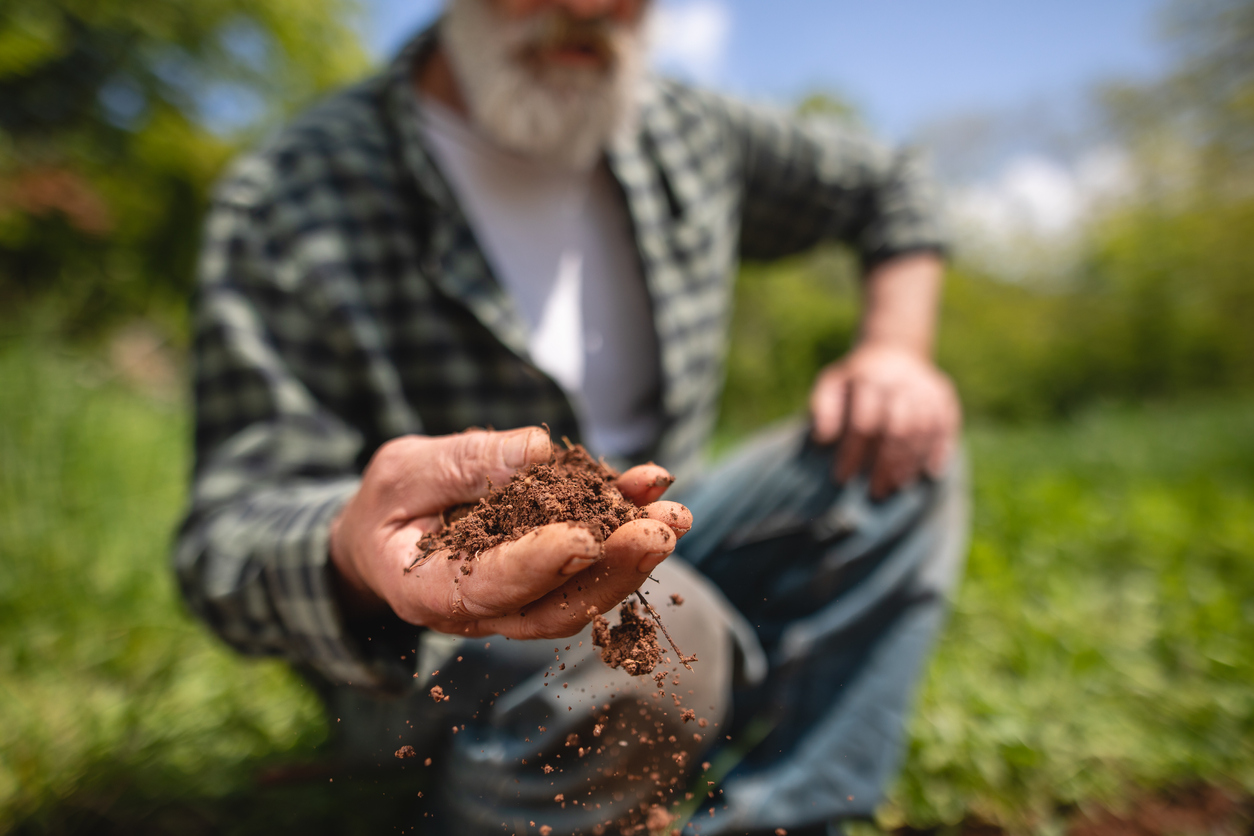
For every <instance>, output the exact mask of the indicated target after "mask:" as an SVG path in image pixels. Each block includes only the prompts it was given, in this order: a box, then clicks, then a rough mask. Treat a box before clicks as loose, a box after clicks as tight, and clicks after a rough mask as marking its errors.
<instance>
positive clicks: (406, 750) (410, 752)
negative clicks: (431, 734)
mask: <svg viewBox="0 0 1254 836" xmlns="http://www.w3.org/2000/svg"><path fill="white" fill-rule="evenodd" d="M395 754H396V756H397V757H398V758H401V759H402V760H404V759H405V758H415V757H417V756H418V753H417V752H415V751H414V747H413V746H402V747H401V748H399V749H397V750H396V753H395Z"/></svg>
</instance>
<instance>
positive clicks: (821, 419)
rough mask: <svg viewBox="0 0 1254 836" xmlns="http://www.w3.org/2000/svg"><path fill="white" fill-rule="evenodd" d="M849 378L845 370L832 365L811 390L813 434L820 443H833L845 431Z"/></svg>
mask: <svg viewBox="0 0 1254 836" xmlns="http://www.w3.org/2000/svg"><path fill="white" fill-rule="evenodd" d="M847 389H848V386H847V379H846V376H845V373H844V370H843V369H841V368H840V367H832V368H829V369H827V370H826V371H824V372H823V373H822V374H820V375H819V379H818V380H817V381H815V383H814V389H813V390H812V391H811V392H810V418H811V420H812V421H813V422H814V431H813V436H814V440H815V441H816V442H818V443H819V444H831V443H833V442H835V441H836V439H837V438H839V437H840V435H841V433H842V432H843V431H844V428H845V427H844V423H845V411H846V406H847V404H846V401H847V398H848V392H847Z"/></svg>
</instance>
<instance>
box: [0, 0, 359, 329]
mask: <svg viewBox="0 0 1254 836" xmlns="http://www.w3.org/2000/svg"><path fill="white" fill-rule="evenodd" d="M352 9H353V6H352V5H351V0H302V2H291V0H196V2H184V0H6V2H5V9H4V14H3V15H0V308H4V309H5V310H7V311H10V312H16V313H18V314H19V316H20V315H24V314H26V313H27V310H28V308H29V307H30V306H31V305H34V304H36V303H43V306H44V307H45V308H49V309H51V310H53V311H54V313H55V318H56V320H57V321H58V322H57V324H58V325H59V326H61V327H64V328H68V329H69V330H71V331H76V332H80V331H98V330H99V329H100V327H101V326H103V325H108V324H110V323H112V322H114V321H115V320H117V319H119V318H123V317H133V316H136V315H143V314H149V315H151V314H153V313H154V312H157V311H163V310H167V309H169V308H171V307H173V306H174V305H176V304H177V303H178V302H180V301H181V300H182V298H183V297H184V295H185V294H186V291H187V289H188V287H189V286H190V278H191V267H192V263H193V260H194V257H195V251H196V244H197V238H198V230H199V226H200V218H201V214H202V211H203V204H204V200H205V194H206V190H207V188H208V186H209V184H210V182H211V181H212V179H213V177H214V176H215V174H216V172H217V171H218V170H219V168H220V166H221V165H222V164H223V163H224V162H225V160H226V159H227V158H228V156H229V155H230V153H231V152H232V150H233V149H234V145H233V143H232V142H231V141H229V140H228V139H226V138H224V137H223V136H221V135H219V134H215V133H213V132H211V131H210V130H209V129H208V128H207V127H206V125H207V124H208V123H209V122H210V121H213V122H218V123H222V122H227V123H230V122H232V121H234V122H235V123H238V124H237V125H236V127H241V128H242V127H245V126H251V127H252V128H253V129H254V130H256V129H257V128H259V127H263V126H264V124H265V121H264V120H265V118H269V119H271V120H272V119H274V118H275V117H277V116H279V115H280V114H282V113H284V112H290V109H291V108H292V107H295V106H297V105H299V104H301V103H303V102H307V101H308V100H309V99H310V98H311V97H312V96H313V95H315V94H316V93H317V92H318V91H320V90H323V89H326V88H327V87H328V86H330V85H333V84H336V83H339V82H342V81H343V80H344V79H345V78H347V77H350V76H352V75H354V74H356V73H358V72H360V71H361V70H362V68H363V66H364V61H363V58H362V53H361V51H360V50H359V48H358V46H357V42H356V38H355V35H354V34H353V32H352V30H351V29H350V28H349V27H348V26H347V24H346V18H347V15H348V13H349V12H350V11H351V10H352ZM6 324H8V325H10V326H12V325H14V324H17V323H16V321H14V322H9V323H6Z"/></svg>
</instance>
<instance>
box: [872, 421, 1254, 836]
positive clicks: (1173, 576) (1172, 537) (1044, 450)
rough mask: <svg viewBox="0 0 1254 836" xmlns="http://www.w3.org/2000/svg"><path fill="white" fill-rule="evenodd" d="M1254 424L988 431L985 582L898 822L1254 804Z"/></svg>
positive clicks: (916, 747) (925, 730)
mask: <svg viewBox="0 0 1254 836" xmlns="http://www.w3.org/2000/svg"><path fill="white" fill-rule="evenodd" d="M1252 426H1254V400H1250V399H1249V398H1246V399H1243V400H1241V401H1238V402H1235V403H1233V404H1230V405H1227V406H1212V407H1195V408H1181V407H1175V408H1171V409H1155V410H1142V411H1138V412H1129V411H1105V412H1098V413H1093V414H1089V415H1086V416H1085V417H1084V418H1083V419H1082V420H1079V421H1077V422H1075V423H1073V424H1060V425H1051V426H1036V427H1030V428H1024V429H1018V430H989V429H982V430H978V431H976V432H974V433H973V434H972V437H971V439H970V446H971V451H972V458H973V460H974V466H975V475H976V478H975V486H976V490H975V509H976V514H975V528H974V536H973V543H972V549H971V555H970V562H969V566H968V576H967V579H966V581H965V582H964V584H963V586H962V589H961V592H960V594H959V596H958V600H957V604H956V606H955V609H954V613H953V616H952V621H951V623H950V625H949V628H948V630H947V632H946V634H945V637H944V639H943V641H942V643H941V646H940V648H939V652H938V654H937V656H936V658H935V660H934V661H933V664H932V668H931V676H930V678H929V680H928V682H927V685H926V687H925V688H924V690H923V692H922V696H921V699H920V703H919V710H918V712H917V715H916V717H915V720H914V724H913V728H912V737H913V742H912V745H911V750H910V756H909V760H908V763H907V766H906V769H905V772H904V775H903V777H902V778H901V780H900V782H899V786H898V789H897V791H896V792H895V794H894V804H893V805H891V806H890V807H889V808H888V809H886V810H885V811H884V816H883V818H884V823H885V824H892V823H895V822H900V821H902V820H903V819H906V820H908V821H909V822H910V823H911V824H913V825H915V826H933V825H936V824H940V823H952V822H955V821H957V820H958V819H959V818H961V817H963V816H965V815H970V814H972V813H976V814H979V815H981V816H983V817H984V818H985V819H986V820H989V821H992V822H997V823H1001V824H1003V825H1005V826H1007V827H1009V828H1010V829H1012V830H1013V831H1018V832H1026V831H1034V832H1050V827H1051V826H1056V825H1058V824H1059V821H1058V817H1059V814H1060V810H1059V808H1060V806H1061V805H1068V804H1085V803H1093V802H1097V801H1107V802H1111V801H1114V802H1116V803H1117V801H1118V799H1119V797H1120V796H1121V795H1122V794H1123V792H1124V791H1126V790H1127V787H1128V785H1129V784H1139V785H1142V786H1146V787H1151V788H1155V787H1163V786H1170V785H1173V784H1182V783H1189V782H1192V781H1197V780H1201V781H1212V782H1215V783H1217V784H1219V785H1221V786H1235V787H1236V788H1241V789H1244V791H1245V792H1247V793H1248V792H1254V692H1252V691H1251V690H1250V687H1249V683H1250V682H1252V681H1254V606H1252V605H1251V591H1254V563H1251V561H1250V555H1251V554H1254V435H1251V433H1250V431H1249V430H1250V427H1252ZM1053 832H1057V830H1056V829H1055V830H1054V831H1053Z"/></svg>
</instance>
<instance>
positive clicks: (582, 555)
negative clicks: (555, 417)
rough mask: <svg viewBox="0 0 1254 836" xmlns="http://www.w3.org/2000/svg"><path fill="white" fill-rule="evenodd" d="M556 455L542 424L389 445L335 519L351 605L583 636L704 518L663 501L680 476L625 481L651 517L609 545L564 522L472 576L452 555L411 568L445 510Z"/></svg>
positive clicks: (432, 622) (447, 627) (532, 634)
mask: <svg viewBox="0 0 1254 836" xmlns="http://www.w3.org/2000/svg"><path fill="white" fill-rule="evenodd" d="M552 456H553V451H552V447H551V445H550V442H549V436H548V433H547V432H546V431H544V430H543V429H540V428H538V427H529V428H525V429H519V430H511V431H509V432H492V431H486V430H472V431H469V432H465V433H460V434H458V435H451V436H439V437H426V436H405V437H402V438H398V439H394V440H393V441H390V442H388V443H387V444H385V445H383V446H382V447H380V448H379V450H378V452H377V453H375V456H374V458H373V459H371V461H370V464H369V465H368V466H367V468H366V471H365V473H364V474H363V475H362V483H361V487H360V488H359V489H358V491H357V493H356V494H355V495H354V496H353V498H352V499H351V500H349V502H348V504H347V505H345V507H344V510H343V511H342V512H341V513H340V515H339V516H338V517H337V518H336V520H335V522H334V523H333V524H332V526H331V560H332V563H333V565H334V566H335V568H336V570H337V571H338V574H339V580H340V583H341V585H342V591H343V597H344V599H345V601H346V603H347V604H348V606H350V607H351V608H353V609H355V610H358V611H362V610H365V611H369V610H381V609H384V608H391V609H392V610H393V611H394V612H395V613H396V614H397V615H398V616H400V617H401V618H402V619H404V620H406V621H408V622H410V623H411V624H418V625H421V626H425V627H429V628H431V629H434V630H438V631H440V632H445V633H456V634H459V635H467V636H482V635H488V634H492V633H499V634H502V635H504V636H507V637H509V638H515V639H538V638H558V637H564V636H570V635H574V634H575V633H577V632H579V630H581V629H582V628H583V626H584V625H585V624H587V623H588V621H589V620H590V619H591V617H592V613H591V612H590V610H593V609H595V611H597V612H605V611H607V610H609V609H610V608H612V607H613V606H614V605H616V604H617V603H618V602H619V601H621V600H622V599H623V598H625V597H627V596H628V595H630V594H631V593H632V592H633V591H635V590H636V589H638V588H639V586H640V584H641V583H643V582H644V580H645V579H646V578H647V577H648V576H649V573H650V572H652V571H653V569H654V568H655V567H656V566H657V565H658V564H659V563H661V562H662V561H663V560H665V559H666V558H667V557H668V556H670V554H671V553H672V552H673V551H674V549H675V543H676V541H677V540H678V539H679V538H680V537H682V536H683V535H684V533H686V532H687V531H688V529H689V528H690V527H691V525H692V515H691V514H689V512H688V509H687V508H684V506H682V505H680V504H678V503H675V502H666V501H659V500H658V497H660V496H661V494H662V492H663V491H665V490H666V488H667V487H669V485H670V483H671V481H672V480H671V478H670V475H669V474H668V473H667V472H666V471H665V470H664V469H663V468H661V467H658V466H656V465H640V466H638V467H633V468H631V469H630V470H628V471H627V472H626V473H624V474H623V475H622V476H621V477H620V478H619V480H618V482H617V485H618V487H619V489H620V490H621V491H622V493H623V495H624V496H626V497H627V499H628V500H630V501H631V502H633V503H635V504H636V505H637V506H642V507H643V510H644V512H645V516H644V517H643V518H641V519H637V520H632V521H631V522H628V523H626V524H625V525H623V526H621V527H620V528H618V529H617V530H616V531H615V532H614V533H613V534H611V535H610V536H609V537H608V538H607V539H606V540H605V542H603V543H602V542H599V541H598V540H597V538H596V537H594V536H593V534H592V533H591V532H590V531H589V530H588V529H586V528H584V527H582V526H578V525H573V524H570V523H565V522H560V523H553V524H550V525H546V526H542V527H540V528H537V529H535V530H533V531H531V532H529V533H528V534H526V535H524V536H523V537H521V538H519V539H518V540H514V541H510V542H507V543H502V544H501V545H499V546H496V547H495V548H492V549H489V550H488V551H486V552H484V553H482V554H480V555H479V556H478V557H477V558H476V559H475V560H474V561H473V565H472V566H471V567H470V568H471V571H470V574H463V573H462V571H461V570H462V567H463V566H464V565H466V564H465V563H464V562H463V561H461V560H450V559H448V555H447V554H445V553H441V552H437V553H434V554H433V555H431V556H430V557H429V558H427V559H424V560H422V561H420V562H419V563H418V564H417V565H415V566H413V568H412V569H411V570H410V571H409V572H406V571H405V570H406V568H408V567H409V566H410V565H411V564H412V563H413V561H414V557H415V554H416V548H415V544H416V543H417V541H418V539H419V538H420V537H421V536H422V535H423V534H425V533H427V532H429V531H435V530H438V529H439V528H440V525H441V523H440V514H441V512H442V511H443V510H445V509H446V508H449V507H451V506H453V505H458V504H461V503H465V502H473V501H475V500H477V499H478V498H480V497H482V496H484V495H485V494H486V493H487V491H488V481H489V479H490V480H491V482H492V483H493V484H497V485H500V484H503V483H504V482H506V481H508V480H509V478H510V476H512V475H513V474H514V472H515V471H517V470H518V469H519V468H521V467H525V466H526V465H528V464H533V463H543V462H548V461H550V460H551V459H552Z"/></svg>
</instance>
